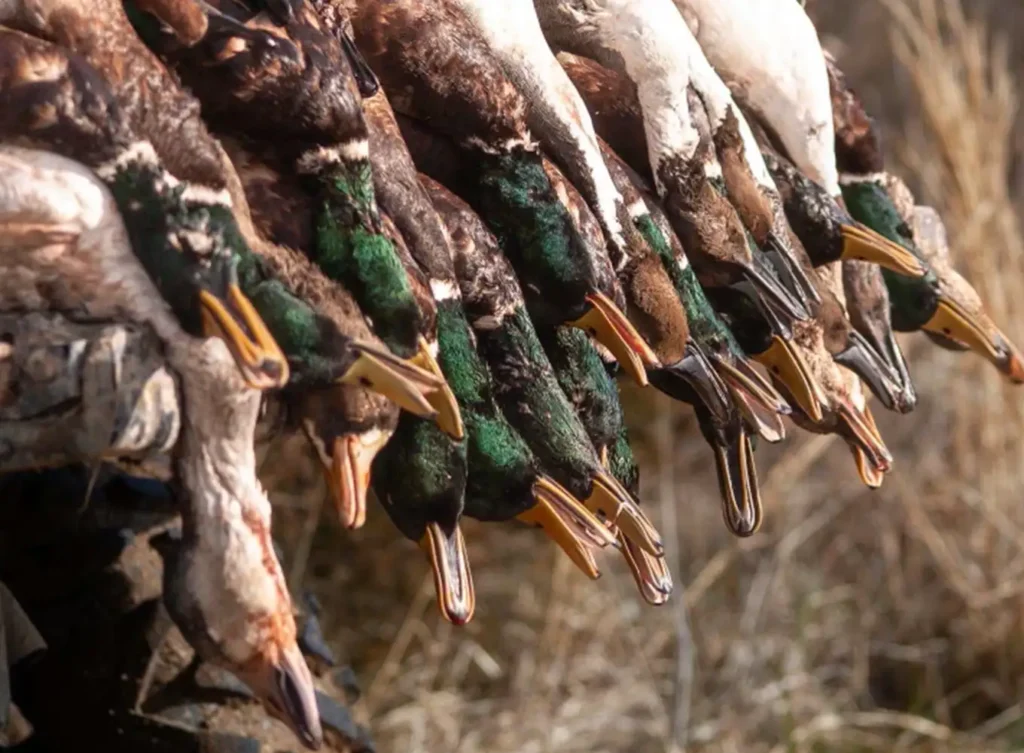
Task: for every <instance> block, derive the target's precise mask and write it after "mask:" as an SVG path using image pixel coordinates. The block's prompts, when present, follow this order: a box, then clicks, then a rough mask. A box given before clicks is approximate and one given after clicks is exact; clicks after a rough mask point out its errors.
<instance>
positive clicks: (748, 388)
mask: <svg viewBox="0 0 1024 753" xmlns="http://www.w3.org/2000/svg"><path fill="white" fill-rule="evenodd" d="M712 363H713V364H714V367H715V371H717V372H718V375H719V376H720V377H721V378H722V381H723V382H725V384H726V385H727V386H728V388H729V395H730V396H731V397H732V402H733V403H734V404H735V406H736V407H737V408H738V409H739V411H740V413H742V414H743V418H744V420H745V421H746V422H747V423H748V424H749V425H750V426H751V427H753V428H754V430H755V431H756V432H757V433H758V435H760V436H761V438H762V439H764V440H765V441H766V442H772V443H775V442H780V441H782V440H783V439H785V437H786V427H785V425H784V424H783V423H782V416H788V415H789V414H790V413H792V412H793V411H792V408H790V407H789V403H787V402H786V400H785V398H783V397H782V395H780V394H779V393H778V391H777V390H776V389H775V388H774V387H772V385H771V384H770V383H769V382H768V380H766V379H765V378H764V377H763V376H761V374H759V373H758V372H757V370H756V369H754V368H753V366H751V365H750V364H749V363H747V362H746V361H745V360H744V359H741V358H738V359H736V361H735V363H730V362H729V361H728V360H727V359H725V358H719V357H713V358H712Z"/></svg>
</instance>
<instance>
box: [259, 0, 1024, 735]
mask: <svg viewBox="0 0 1024 753" xmlns="http://www.w3.org/2000/svg"><path fill="white" fill-rule="evenodd" d="M807 9H808V11H809V12H810V13H811V15H812V17H813V18H814V20H815V21H816V23H817V24H818V28H819V30H820V33H821V36H822V39H823V41H824V43H825V45H826V47H827V48H828V49H829V50H831V51H832V52H833V53H834V54H835V55H836V56H837V58H838V60H839V62H840V65H841V66H842V68H843V69H844V70H845V71H846V72H847V74H848V77H849V78H850V79H851V81H852V83H853V85H854V86H855V88H856V89H857V90H858V91H859V92H860V93H861V95H862V96H863V97H864V99H865V101H866V103H867V105H868V106H869V108H870V111H871V112H872V113H873V114H874V115H875V116H876V118H877V119H878V121H879V124H880V127H881V130H882V132H883V134H884V137H885V145H886V150H887V157H888V160H889V165H890V167H891V169H892V170H894V171H895V172H897V173H899V174H900V175H901V176H902V177H904V178H905V179H906V180H907V181H908V183H909V184H910V185H911V187H912V188H913V189H914V191H915V193H916V195H917V197H918V201H919V203H927V204H931V205H933V206H935V207H936V208H937V209H938V210H939V211H940V212H941V214H942V215H943V217H944V218H945V220H946V224H947V227H948V229H949V233H950V239H951V241H952V246H953V253H954V256H955V260H956V263H957V265H958V267H959V269H960V271H961V272H963V273H964V274H965V275H966V276H967V277H968V278H969V279H970V280H971V281H972V282H973V283H974V285H975V286H976V287H977V288H978V290H979V292H980V293H981V295H982V297H983V298H984V300H985V301H986V303H987V305H988V308H989V311H990V313H991V314H992V315H993V318H994V319H995V320H996V321H997V322H999V323H1000V324H1001V325H1002V326H1003V327H1004V329H1005V331H1006V332H1007V334H1008V335H1010V337H1011V338H1013V339H1014V340H1016V341H1017V342H1018V343H1024V239H1022V235H1021V220H1022V216H1021V208H1022V206H1024V166H1022V161H1021V160H1022V157H1024V121H1020V120H1019V119H1018V110H1019V103H1018V93H1019V92H1018V90H1022V91H1024V3H1022V2H1021V1H1020V0H862V1H861V2H848V1H847V0H809V2H808V3H807ZM765 43H766V44H771V43H772V40H771V39H770V38H766V39H765ZM902 343H903V345H904V347H905V348H906V351H907V352H908V355H909V357H910V361H911V368H912V371H913V376H914V381H915V384H916V385H917V387H918V392H919V395H920V402H919V404H918V407H917V409H916V411H915V412H914V413H913V414H911V415H909V416H905V417H903V416H895V415H892V414H888V415H887V414H885V411H884V410H883V409H881V408H880V407H878V406H877V405H876V407H875V413H876V416H877V418H878V419H879V424H880V428H881V430H882V432H883V434H884V436H885V437H886V440H887V442H888V444H889V447H890V449H891V450H892V452H893V454H894V456H895V458H896V460H895V467H894V470H893V472H892V473H891V474H889V476H888V477H887V479H886V481H885V484H884V485H883V487H882V488H881V489H880V490H878V491H875V492H871V491H869V490H868V489H866V488H865V487H863V486H862V485H861V484H860V482H859V480H858V478H857V474H856V470H855V466H854V462H853V459H852V457H851V455H850V453H849V451H848V450H847V448H846V446H845V445H844V444H843V443H842V441H841V440H838V439H835V438H832V437H819V436H812V435H808V434H804V433H802V432H800V431H799V430H797V429H796V428H793V429H792V430H791V432H790V436H789V437H788V438H787V440H786V441H785V442H784V443H783V444H782V445H781V446H778V447H768V446H765V445H762V447H761V449H760V450H759V452H758V465H759V470H760V479H761V485H762V490H763V496H764V499H765V501H766V517H765V524H764V527H763V529H762V530H761V531H760V532H759V533H758V534H757V535H756V536H754V537H753V538H751V539H748V540H742V541H741V540H738V539H735V538H733V537H731V536H730V535H729V534H728V533H727V532H726V530H725V527H724V525H723V523H722V521H721V517H720V512H719V503H718V491H717V484H716V481H715V478H714V473H713V469H712V461H711V457H710V454H709V451H708V450H707V448H706V447H705V445H704V442H703V441H702V440H701V439H700V437H699V435H698V432H697V427H696V424H695V422H694V419H693V416H692V413H691V411H690V410H689V409H688V408H686V407H684V406H677V405H674V404H672V403H671V402H670V401H669V400H667V399H665V398H663V397H661V396H660V395H659V394H658V393H656V392H655V391H654V390H653V389H648V390H645V391H642V392H641V391H639V390H634V389H628V390H627V391H626V394H625V399H626V401H627V403H628V404H627V412H628V414H629V416H630V422H631V427H632V431H633V436H634V442H635V445H636V449H637V452H638V455H639V459H640V464H641V468H642V472H643V501H644V504H645V506H646V507H647V508H649V510H650V511H651V515H652V517H653V518H654V519H655V520H656V522H657V523H658V524H659V525H660V528H661V530H662V532H663V533H664V535H665V537H666V541H667V545H668V552H669V560H670V563H671V567H672V571H673V575H674V577H675V580H676V593H675V594H674V597H673V599H672V600H671V601H670V602H669V604H668V605H666V606H664V607H662V608H658V609H655V608H651V607H648V606H646V605H645V604H644V603H643V602H642V600H641V599H640V598H639V596H638V594H637V593H636V591H635V588H634V586H633V583H632V579H631V577H630V575H629V573H628V571H627V569H626V567H625V565H624V563H622V562H621V561H619V559H618V558H616V557H613V556H611V555H609V556H605V557H603V558H602V560H601V564H602V570H603V577H602V578H601V579H600V580H598V581H596V582H591V581H589V580H587V579H586V578H585V577H584V576H583V575H582V574H580V573H579V572H577V571H576V570H575V569H574V568H573V566H572V565H571V563H570V562H569V560H568V559H567V558H565V557H564V556H561V555H560V554H558V553H557V552H556V549H555V546H554V545H553V544H551V543H549V542H548V541H547V540H546V539H545V538H543V537H542V536H541V535H540V534H539V533H536V532H534V531H532V530H529V529H526V528H524V527H521V526H517V525H514V524H509V525H480V524H477V523H475V522H474V521H467V522H466V523H465V531H466V536H467V539H468V540H469V551H470V556H471V560H472V565H473V574H474V576H475V581H476V591H477V610H476V617H475V619H474V620H473V622H472V623H471V624H470V625H468V626H467V627H465V628H458V629H457V628H453V627H451V626H450V625H448V624H446V623H445V622H444V621H443V620H442V619H441V618H440V617H439V615H438V612H437V609H436V606H435V604H434V596H433V583H432V580H431V577H430V574H429V570H428V567H427V564H426V561H425V559H424V557H423V555H422V554H421V552H420V551H419V550H418V549H417V548H416V547H415V546H414V545H412V544H411V543H410V542H408V541H406V540H405V539H402V538H401V537H400V536H399V535H398V534H397V532H396V531H395V530H394V529H393V528H392V526H391V524H390V523H389V522H388V520H387V518H386V516H385V515H384V514H383V512H382V511H381V510H380V508H379V507H377V508H372V509H371V515H370V520H369V522H368V523H367V526H366V527H365V529H363V530H360V531H357V532H354V533H348V532H343V531H341V530H339V528H338V526H337V525H336V524H335V523H334V521H333V515H332V510H331V509H329V507H328V506H327V505H325V504H324V490H323V487H322V482H321V480H320V477H319V473H318V472H317V470H316V469H315V468H314V467H313V465H312V463H311V461H310V459H309V458H308V457H306V455H305V449H304V444H303V443H304V440H302V439H301V438H296V439H294V441H290V442H286V443H285V445H284V446H282V447H278V448H275V450H274V451H273V452H272V453H271V455H270V456H269V457H270V458H271V459H272V462H268V463H267V464H266V465H265V468H264V471H265V476H266V480H267V482H268V486H270V488H271V489H272V490H273V491H274V495H273V496H274V501H275V503H276V513H275V514H276V516H277V517H276V523H275V527H276V528H277V529H278V531H279V534H278V535H279V536H280V538H281V539H282V541H283V543H285V544H286V549H287V552H288V557H287V564H288V570H289V577H290V579H291V583H292V585H293V586H294V587H296V588H308V589H312V590H313V591H314V592H315V593H316V594H317V595H318V596H319V598H320V600H321V602H322V603H323V605H324V607H325V614H324V617H323V621H324V627H325V632H326V635H327V637H328V638H329V640H330V642H331V644H332V646H333V647H334V649H335V650H336V651H337V652H338V654H339V656H340V657H341V658H343V659H344V660H345V661H347V662H348V663H350V664H351V665H352V666H353V668H354V669H355V671H356V673H357V676H358V678H359V680H360V682H361V683H362V686H363V691H364V692H363V695H362V698H361V699H360V700H359V702H358V703H357V705H356V712H357V715H358V717H359V718H360V719H361V720H362V721H365V722H367V723H369V724H370V725H371V727H372V729H373V732H374V735H375V738H376V741H377V744H378V749H379V750H380V751H382V753H420V752H421V751H422V752H429V753H440V752H444V753H477V752H482V751H487V752H488V753H512V752H516V753H533V752H534V751H536V752H537V753H541V752H545V751H557V752H558V753H577V752H583V751H586V753H602V752H604V751H608V752H609V753H611V752H614V753H619V752H625V751H630V752H631V753H632V752H639V753H646V751H682V750H684V749H685V750H692V751H722V753H727V752H729V751H744V753H754V752H755V751H771V752H772V753H775V752H776V751H780V752H781V751H786V752H790V751H794V752H796V751H808V752H810V751H814V752H818V751H824V752H829V753H831V752H833V751H835V752H843V753H845V752H850V753H853V752H854V751H856V752H858V753H864V752H867V751H914V752H917V751H921V752H923V751H958V752H959V753H966V752H974V751H977V752H979V753H980V752H981V751H1002V750H1024V705H1022V704H1024V471H1022V468H1024V423H1022V418H1024V390H1021V389H1019V388H1018V389H1017V390H1014V389H1013V388H1011V387H1008V386H1006V385H1004V384H1003V383H1002V382H1001V380H1000V378H999V376H998V375H997V374H996V372H995V370H994V369H993V368H992V367H991V366H989V365H988V364H987V363H985V362H983V361H982V360H981V359H980V358H979V357H976V356H973V355H967V354H954V353H947V352H944V351H941V350H939V349H938V348H936V347H934V346H933V345H931V344H930V342H929V341H927V340H926V339H925V338H924V337H923V336H920V335H914V336H909V337H905V338H903V339H902Z"/></svg>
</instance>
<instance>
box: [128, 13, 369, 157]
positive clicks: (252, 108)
mask: <svg viewBox="0 0 1024 753" xmlns="http://www.w3.org/2000/svg"><path fill="white" fill-rule="evenodd" d="M211 5H212V6H213V7H215V8H216V9H217V10H219V11H220V12H221V13H223V14H224V15H225V16H227V17H228V18H229V19H233V20H234V21H226V20H224V19H222V18H221V17H220V16H216V15H213V16H211V19H210V31H209V33H208V34H207V35H206V37H205V38H204V39H203V40H202V42H201V43H200V44H198V45H196V46H194V47H189V46H185V45H182V44H180V43H178V42H177V41H176V40H174V39H173V38H168V37H166V35H153V36H152V38H150V37H149V36H147V41H148V42H149V43H150V45H151V46H153V48H154V49H155V50H157V52H158V53H159V54H160V55H161V56H162V57H163V58H164V59H165V60H166V61H167V62H168V63H169V64H170V65H171V66H172V67H173V68H174V69H175V71H176V72H177V73H178V75H180V76H181V77H182V80H183V81H184V82H185V84H186V85H187V86H188V87H189V88H190V89H191V90H192V91H194V92H195V93H196V96H198V97H199V99H200V101H201V102H202V103H203V117H204V118H205V119H207V120H208V121H209V122H210V123H211V124H212V125H214V127H215V128H217V129H218V130H228V131H231V132H236V133H237V132H245V133H248V134H250V135H252V136H254V137H262V138H267V139H271V140H273V141H274V143H275V144H276V145H278V146H279V147H281V146H285V145H287V144H288V142H289V140H296V141H299V142H301V144H300V145H299V146H297V147H296V148H297V149H301V148H303V147H306V148H308V147H309V146H311V145H324V146H330V145H334V144H342V143H350V142H357V141H362V140H365V138H366V128H365V125H364V123H363V119H362V113H361V102H360V99H361V97H360V93H359V90H358V87H357V84H356V82H355V78H354V77H353V75H352V71H351V65H350V62H349V59H348V57H347V56H346V54H345V52H344V49H343V47H342V45H341V44H340V43H339V41H338V39H337V38H336V37H335V36H334V35H333V33H332V32H331V30H330V29H329V28H326V25H325V24H324V23H322V22H321V20H320V18H319V17H318V16H317V14H316V12H315V11H314V10H313V9H312V8H311V7H309V6H308V5H304V6H303V7H302V8H300V10H299V12H298V13H297V14H295V15H294V17H293V18H292V20H290V21H289V22H288V23H287V24H285V25H280V24H278V23H275V22H274V21H273V20H272V19H271V18H270V17H269V16H268V14H267V13H265V12H256V9H255V8H254V7H252V6H251V5H247V4H243V3H241V2H236V0H213V2H212V3H211ZM235 21H237V23H235ZM243 24H244V26H243Z"/></svg>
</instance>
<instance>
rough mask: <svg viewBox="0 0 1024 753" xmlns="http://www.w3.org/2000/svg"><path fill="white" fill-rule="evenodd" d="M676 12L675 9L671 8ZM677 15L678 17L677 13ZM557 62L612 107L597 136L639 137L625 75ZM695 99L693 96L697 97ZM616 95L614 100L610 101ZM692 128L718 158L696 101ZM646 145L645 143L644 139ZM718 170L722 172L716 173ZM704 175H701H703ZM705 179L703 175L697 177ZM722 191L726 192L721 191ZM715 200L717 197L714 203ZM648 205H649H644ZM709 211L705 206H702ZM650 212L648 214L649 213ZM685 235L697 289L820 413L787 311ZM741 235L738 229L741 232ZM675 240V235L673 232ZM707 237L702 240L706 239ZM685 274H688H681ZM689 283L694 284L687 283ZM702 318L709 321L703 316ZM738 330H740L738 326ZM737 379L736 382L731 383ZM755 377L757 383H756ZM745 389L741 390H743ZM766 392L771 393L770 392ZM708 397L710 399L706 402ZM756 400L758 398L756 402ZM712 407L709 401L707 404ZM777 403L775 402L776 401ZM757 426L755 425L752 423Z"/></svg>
mask: <svg viewBox="0 0 1024 753" xmlns="http://www.w3.org/2000/svg"><path fill="white" fill-rule="evenodd" d="M673 12H674V9H673ZM677 15H678V14H677ZM560 60H561V62H562V64H563V65H564V66H565V67H566V70H567V72H568V73H569V76H570V78H571V79H572V80H573V81H574V83H576V85H577V88H578V89H579V90H580V92H581V94H582V95H583V97H584V99H585V101H586V102H587V105H588V107H589V108H590V109H591V111H592V112H607V111H609V110H611V109H614V111H615V113H616V115H615V117H614V118H611V119H607V120H602V119H598V120H597V128H598V130H599V131H602V129H603V127H604V126H605V125H608V130H607V131H606V132H601V133H600V136H601V137H602V138H608V139H609V144H610V145H611V146H612V148H613V149H617V148H619V147H621V148H623V149H626V148H628V146H629V144H630V142H631V141H632V140H636V139H640V138H642V133H643V130H644V127H645V125H644V117H645V116H644V114H643V113H642V111H641V108H640V103H639V102H638V101H637V100H636V98H635V97H633V98H632V101H633V105H632V106H630V107H626V106H625V103H624V102H623V101H622V99H621V98H622V97H631V96H632V95H631V88H630V87H629V86H627V85H626V83H625V82H624V81H623V78H624V77H623V76H622V75H621V74H618V73H616V72H614V71H611V70H609V69H607V68H603V67H602V66H600V65H598V64H597V63H594V62H592V61H586V60H584V59H582V58H577V57H574V56H569V55H561V56H560ZM695 96H696V95H694V98H695ZM612 97H614V98H615V101H611V98H612ZM687 116H688V117H689V121H690V124H691V125H692V126H693V128H694V130H695V131H697V132H698V133H703V134H705V135H706V137H705V138H704V139H703V141H701V142H699V143H703V144H704V145H705V147H703V148H704V152H705V153H706V154H707V155H709V159H717V158H715V157H714V153H713V150H712V149H711V148H710V146H708V145H709V144H710V125H709V121H708V119H707V116H706V113H704V111H703V108H702V107H701V106H699V102H696V100H695V106H694V108H693V109H692V110H688V111H687ZM648 141H649V139H648ZM629 167H630V168H632V169H633V171H634V173H635V174H636V175H638V176H641V177H642V176H643V174H644V172H647V173H649V174H650V173H651V172H652V171H651V170H650V169H649V167H647V160H644V162H643V163H641V164H640V165H632V164H631V165H629ZM717 172H720V170H719V171H717ZM711 174H712V176H713V175H715V171H713V172H712V173H711ZM700 175H701V176H702V175H703V173H702V172H701V173H700ZM700 179H701V180H703V177H701V178H700ZM715 181H717V182H718V183H719V184H721V185H723V186H724V184H723V183H722V180H721V178H720V177H718V178H712V179H709V180H708V181H705V184H706V186H705V187H707V188H709V189H710V190H711V193H708V194H706V195H707V196H708V197H711V198H714V197H716V196H718V194H717V193H715V189H713V188H711V184H712V183H713V182H715ZM723 190H724V189H723ZM715 200H716V201H717V199H715ZM671 202H672V199H671V198H668V199H667V200H666V201H665V203H664V214H665V215H667V216H668V217H669V218H670V220H671V221H672V226H671V229H672V230H683V231H686V228H684V227H682V226H681V225H680V223H678V222H676V221H675V220H674V219H673V218H674V217H675V214H674V210H673V209H672V203H671ZM648 203H649V205H650V202H648ZM705 208H707V207H705ZM653 211H654V210H652V212H653ZM730 211H731V210H730ZM700 214H701V216H702V217H704V222H707V219H708V218H709V217H714V216H715V215H714V214H713V213H712V214H707V213H705V212H704V211H703V210H702V211H701V213H700ZM727 226H728V223H727V222H725V223H724V224H722V223H718V222H714V223H711V228H710V231H711V232H717V230H720V229H722V228H723V227H727ZM689 229H690V230H692V231H700V227H699V226H696V225H691V226H689ZM688 232H689V231H686V232H682V233H680V234H679V236H678V238H677V239H676V240H677V241H681V242H682V244H683V245H685V247H686V249H687V254H686V255H683V256H680V257H678V258H681V259H686V263H687V266H688V267H689V266H691V265H690V264H689V262H690V261H693V264H692V271H693V273H694V275H695V276H696V279H697V280H699V283H700V287H702V288H703V289H704V291H705V292H706V293H707V294H708V297H710V298H711V299H712V301H713V304H714V307H715V309H717V310H719V311H723V310H731V314H732V321H733V322H736V323H738V322H747V323H746V324H743V326H744V327H746V328H748V329H751V330H754V331H757V332H761V331H762V330H764V331H767V332H768V337H767V338H760V337H757V338H755V337H747V338H745V339H744V340H743V341H742V344H743V345H744V348H749V347H757V349H755V350H748V351H747V352H748V353H750V354H751V355H752V356H753V357H754V358H755V359H757V360H758V361H760V362H762V363H763V364H765V365H766V366H768V368H771V369H777V370H778V373H780V374H782V375H783V377H784V378H785V379H786V381H787V384H788V385H789V391H790V394H792V395H794V397H795V398H796V399H797V400H802V401H803V403H802V404H803V407H804V409H805V410H806V411H807V412H809V413H810V414H811V415H818V413H819V410H818V408H816V407H815V405H814V401H815V393H814V391H813V390H808V389H807V373H806V368H804V367H803V366H802V365H801V364H800V362H799V359H798V354H797V352H796V351H795V349H794V348H792V347H790V346H789V340H790V339H791V338H790V335H791V331H790V326H789V324H788V323H787V322H790V321H792V320H790V319H788V318H787V316H788V315H787V314H786V313H785V311H784V310H783V309H782V308H780V307H778V306H776V305H775V304H773V303H771V302H769V299H768V298H766V297H764V296H760V297H759V295H758V294H757V293H756V292H753V291H752V290H751V289H750V287H749V285H747V284H746V283H743V282H742V281H740V282H739V283H737V282H736V280H734V279H732V278H731V277H730V275H731V274H732V273H731V272H729V269H730V267H729V265H728V264H725V265H718V264H717V263H709V261H710V260H709V258H708V257H707V256H705V257H703V258H701V256H700V255H699V254H691V253H690V251H691V249H692V248H693V247H694V245H695V244H696V243H699V242H700V241H699V239H695V237H694V236H693V234H692V233H689V234H687V233H688ZM740 232H742V228H740ZM671 235H672V237H675V235H674V234H671ZM710 237H711V236H710V235H708V236H707V238H706V239H705V240H708V239H710ZM750 258H751V260H752V263H754V264H756V265H760V266H758V269H761V270H762V271H763V272H764V274H765V275H767V277H766V279H767V278H770V277H773V276H774V271H773V269H772V268H771V265H770V264H768V263H767V260H765V259H764V258H763V257H761V256H757V257H754V256H751V257H750ZM677 268H678V264H673V265H672V266H670V267H669V272H670V274H672V275H675V274H676V273H677V272H676V269H677ZM733 269H735V267H733ZM683 274H684V276H688V275H686V273H685V272H684V273H683ZM691 282H692V281H691ZM695 296H696V294H693V295H686V294H684V296H683V300H684V303H687V301H688V300H689V301H690V302H691V303H692V302H695V301H697V300H698V298H697V297H695ZM688 314H689V318H690V320H691V322H692V321H693V320H694V318H695V317H698V318H699V317H700V316H701V315H700V313H698V312H689V311H688ZM704 319H705V320H707V321H711V320H710V319H708V317H707V316H705V317H704ZM762 323H764V324H765V325H767V328H766V329H765V328H763V327H762ZM737 326H739V325H738V324H737ZM734 381H735V380H734ZM756 381H757V380H756V378H755V382H756ZM744 389H745V388H744ZM771 391H772V390H771V389H769V394H770V393H771ZM706 399H711V398H710V397H709V398H706ZM755 402H756V400H755ZM706 404H707V405H709V406H711V405H713V403H706ZM776 404H777V403H776ZM773 423H777V420H773ZM755 425H756V422H755Z"/></svg>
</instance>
